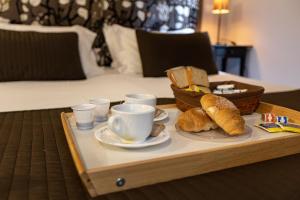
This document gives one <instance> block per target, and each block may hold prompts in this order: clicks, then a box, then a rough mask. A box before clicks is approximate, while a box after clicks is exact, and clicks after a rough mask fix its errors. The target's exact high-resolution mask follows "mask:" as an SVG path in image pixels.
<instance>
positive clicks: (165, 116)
mask: <svg viewBox="0 0 300 200" xmlns="http://www.w3.org/2000/svg"><path fill="white" fill-rule="evenodd" d="M168 117H169V114H168V113H167V112H166V111H164V110H163V112H162V113H161V114H160V115H158V116H157V117H155V118H154V121H155V122H158V121H161V120H164V119H167V118H168Z"/></svg>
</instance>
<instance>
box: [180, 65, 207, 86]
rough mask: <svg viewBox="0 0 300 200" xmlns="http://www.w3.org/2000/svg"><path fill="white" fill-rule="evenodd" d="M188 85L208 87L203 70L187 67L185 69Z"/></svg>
mask: <svg viewBox="0 0 300 200" xmlns="http://www.w3.org/2000/svg"><path fill="white" fill-rule="evenodd" d="M186 69H187V74H188V77H189V81H190V82H189V84H190V85H201V86H204V87H207V88H208V87H209V82H208V76H207V73H206V71H205V70H203V69H199V68H196V67H192V66H189V67H187V68H186Z"/></svg>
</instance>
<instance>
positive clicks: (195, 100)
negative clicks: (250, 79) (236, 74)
mask: <svg viewBox="0 0 300 200" xmlns="http://www.w3.org/2000/svg"><path fill="white" fill-rule="evenodd" d="M223 84H234V85H235V88H236V89H247V92H245V93H239V94H220V95H219V96H222V97H225V98H227V99H229V100H230V101H232V102H233V103H234V104H235V105H236V107H237V108H238V109H239V110H240V112H241V114H242V115H247V114H251V113H253V112H254V111H255V110H256V108H257V106H258V104H259V101H260V98H261V95H262V94H263V93H264V88H263V87H260V86H256V85H249V84H246V83H240V82H236V81H222V82H211V83H210V89H211V90H212V91H213V90H214V89H215V88H216V87H217V86H218V85H223ZM171 88H172V90H173V93H174V96H175V99H176V105H177V107H178V108H179V109H180V110H181V111H183V112H184V111H187V110H189V109H191V108H195V107H201V105H200V99H201V97H202V96H203V95H204V93H202V92H200V93H199V92H188V91H185V90H184V89H180V88H177V87H176V86H175V85H173V84H172V85H171Z"/></svg>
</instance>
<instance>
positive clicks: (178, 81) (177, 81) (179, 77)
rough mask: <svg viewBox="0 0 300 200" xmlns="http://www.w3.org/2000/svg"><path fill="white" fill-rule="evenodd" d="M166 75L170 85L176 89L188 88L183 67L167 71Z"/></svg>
mask: <svg viewBox="0 0 300 200" xmlns="http://www.w3.org/2000/svg"><path fill="white" fill-rule="evenodd" d="M167 75H168V77H169V79H170V80H171V81H172V83H173V84H174V85H175V86H176V87H178V88H185V87H188V86H189V81H188V76H187V73H186V69H185V67H175V68H172V69H169V70H167Z"/></svg>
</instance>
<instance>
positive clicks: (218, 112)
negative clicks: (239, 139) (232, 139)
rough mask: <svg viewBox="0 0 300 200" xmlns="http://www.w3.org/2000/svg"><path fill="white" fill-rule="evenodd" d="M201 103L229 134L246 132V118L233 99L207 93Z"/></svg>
mask: <svg viewBox="0 0 300 200" xmlns="http://www.w3.org/2000/svg"><path fill="white" fill-rule="evenodd" d="M200 103H201V105H202V108H203V109H204V110H205V112H206V113H207V114H208V115H209V116H210V118H211V119H212V120H213V121H215V122H216V123H217V125H219V126H220V127H221V128H222V129H223V130H224V131H225V132H226V133H228V134H229V135H239V134H243V133H244V132H245V120H244V119H243V117H241V115H240V111H239V109H238V108H237V107H236V106H235V105H234V104H233V103H232V102H231V101H229V100H227V99H226V98H224V97H221V96H216V95H213V94H206V95H204V96H203V97H202V98H201V100H200Z"/></svg>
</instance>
